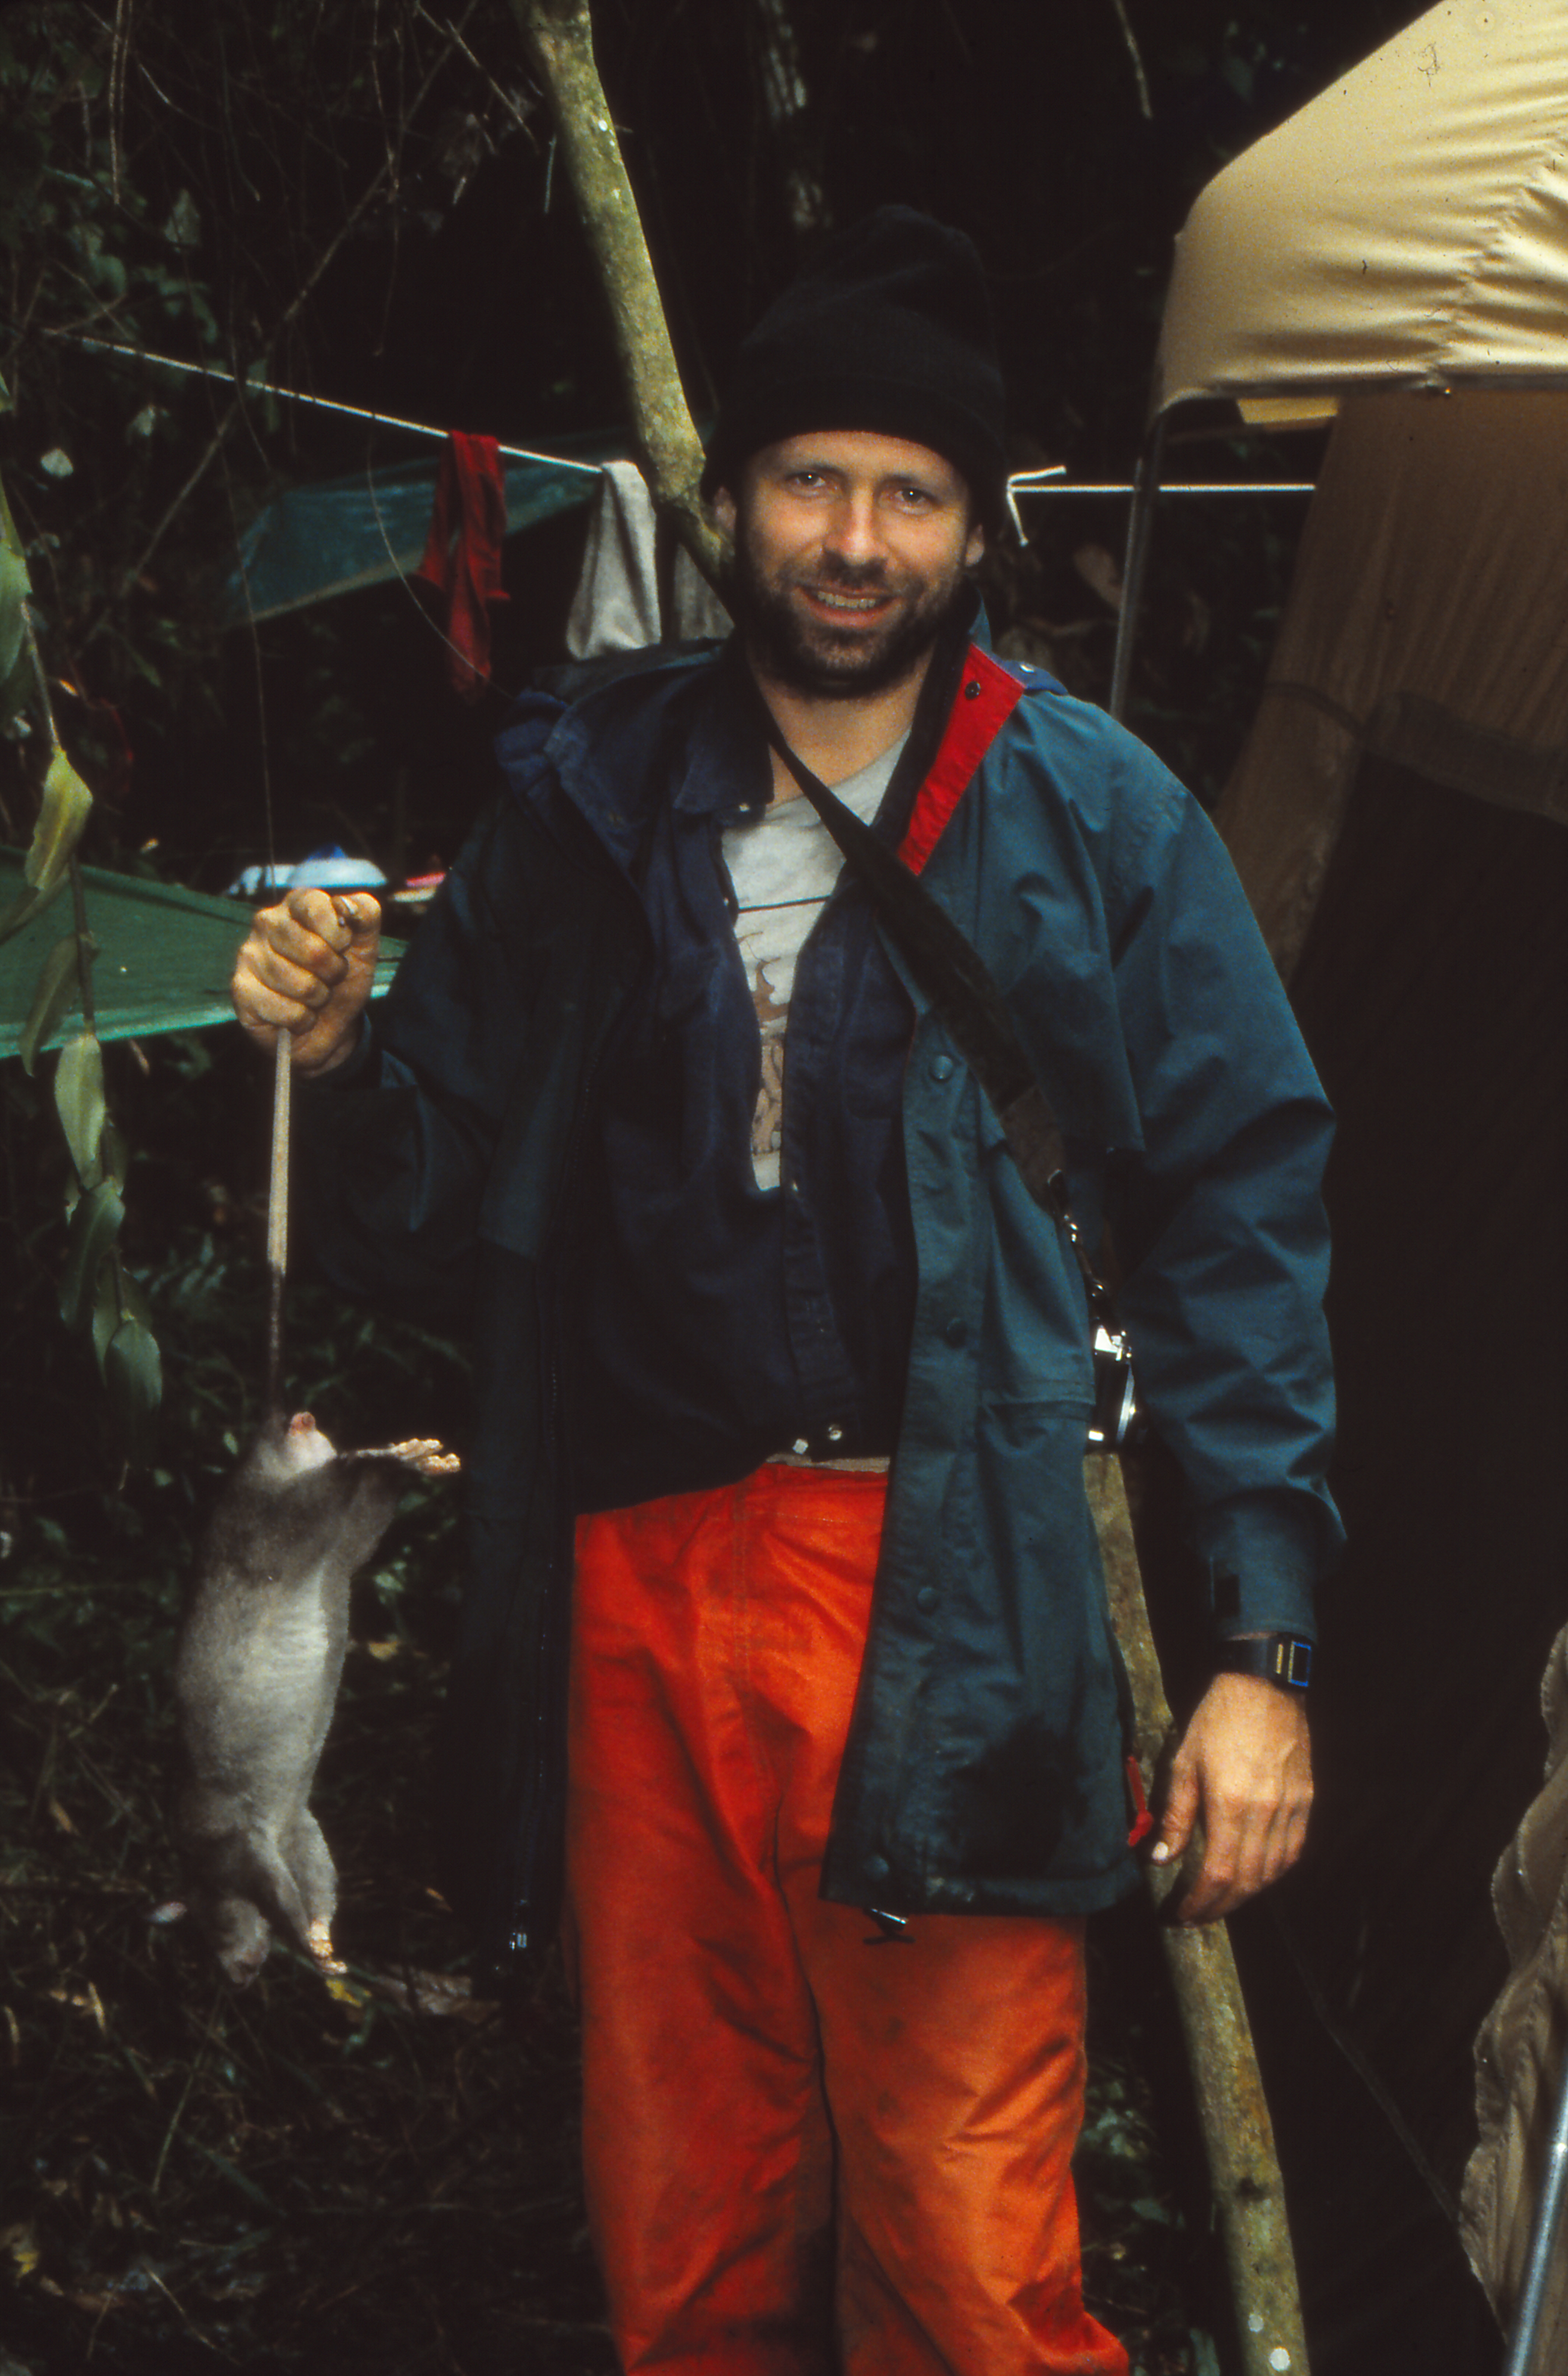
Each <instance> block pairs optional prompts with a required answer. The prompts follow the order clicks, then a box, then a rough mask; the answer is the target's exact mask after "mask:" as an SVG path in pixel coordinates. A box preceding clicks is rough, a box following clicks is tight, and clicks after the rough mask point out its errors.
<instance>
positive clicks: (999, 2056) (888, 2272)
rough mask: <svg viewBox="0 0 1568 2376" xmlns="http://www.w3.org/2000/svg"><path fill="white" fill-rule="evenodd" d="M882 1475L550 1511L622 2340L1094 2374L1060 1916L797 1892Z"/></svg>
mask: <svg viewBox="0 0 1568 2376" xmlns="http://www.w3.org/2000/svg"><path fill="white" fill-rule="evenodd" d="M884 1492H885V1479H883V1478H882V1477H880V1476H874V1475H873V1476H861V1475H855V1474H844V1473H827V1474H825V1473H823V1472H821V1471H815V1472H814V1471H812V1470H809V1469H798V1468H790V1467H766V1468H763V1469H760V1470H758V1471H757V1472H756V1474H755V1475H754V1476H752V1477H749V1478H747V1479H745V1480H744V1482H743V1483H742V1484H740V1485H737V1486H733V1487H729V1488H726V1489H724V1490H723V1491H718V1492H712V1493H689V1494H680V1495H676V1496H673V1497H672V1498H671V1499H670V1500H667V1501H661V1502H654V1503H645V1504H643V1505H642V1506H641V1507H639V1508H636V1509H631V1510H623V1511H615V1512H612V1513H610V1514H608V1515H600V1516H596V1517H592V1518H588V1519H585V1520H584V1521H582V1523H581V1525H580V1526H579V1528H578V1538H577V1581H576V1622H575V1628H574V1635H573V1678H572V1734H571V1794H570V1800H569V1812H568V1819H567V1823H568V1827H567V1874H568V1891H569V1898H570V1907H571V1917H572V1923H573V1926H574V1929H575V1934H576V1954H577V1957H578V1971H579V1981H580V1989H581V2000H582V2011H583V2076H584V2112H583V2151H584V2161H585V2167H586V2174H587V2182H588V2212H589V2219H590V2223H591V2227H592V2230H593V2236H594V2241H595V2246H596V2249H597V2251H598V2253H599V2258H600V2266H601V2268H602V2270H603V2273H604V2276H605V2280H606V2284H607V2287H608V2289H609V2295H610V2305H611V2323H612V2331H613V2333H614V2335H615V2339H616V2343H617V2346H618V2347H619V2349H620V2351H621V2354H622V2358H623V2363H624V2367H625V2369H626V2370H638V2369H651V2368H659V2369H660V2370H672V2371H679V2370H707V2371H713V2376H785V2371H789V2376H806V2371H812V2376H818V2371H820V2376H826V2371H828V2370H834V2369H840V2368H841V2369H843V2370H845V2371H847V2376H917V2371H918V2376H935V2371H938V2370H941V2371H944V2376H949V2372H950V2371H954V2372H956V2376H1015V2371H1016V2376H1022V2371H1023V2370H1058V2371H1067V2370H1071V2371H1073V2376H1125V2370H1126V2366H1127V2362H1126V2357H1125V2354H1124V2353H1123V2350H1122V2349H1121V2346H1119V2345H1118V2344H1117V2343H1116V2342H1115V2341H1114V2340H1113V2339H1112V2337H1111V2335H1110V2334H1107V2333H1106V2332H1105V2330H1104V2328H1103V2327H1101V2326H1099V2324H1097V2323H1096V2322H1095V2321H1094V2320H1093V2319H1092V2318H1090V2317H1089V2316H1088V2315H1087V2312H1086V2311H1085V2310H1084V2308H1083V2304H1082V2299H1081V2296H1080V2291H1079V2273H1078V2231H1077V2212H1076V2206H1075V2200H1074V2194H1073V2183H1072V2178H1071V2175H1070V2172H1069V2168H1068V2164H1069V2158H1070V2156H1071V2154H1072V2150H1073V2144H1074V2140H1075V2136H1076V2134H1077V2129H1078V2123H1079V2119H1080V2116H1081V2111H1082V2102H1083V2077H1084V2056H1083V1989H1084V1979H1083V1940H1082V1926H1081V1924H1078V1923H1075V1922H1049V1921H1043V1920H1034V1919H1025V1918H1019V1917H1010V1916H985V1915H970V1916H963V1915H919V1916H916V1917H914V1918H913V1919H911V1920H910V1922H909V1929H908V1931H907V1933H906V1934H905V1935H904V1937H902V1938H901V1939H898V1940H897V1941H889V1940H884V1939H883V1938H882V1937H881V1935H880V1933H879V1931H878V1930H877V1927H876V1925H875V1924H874V1923H873V1921H872V1920H871V1919H870V1918H869V1917H868V1916H867V1915H866V1914H865V1913H863V1912H861V1910H860V1909H858V1908H857V1907H845V1906H830V1905H828V1904H826V1902H825V1901H824V1900H823V1899H822V1898H820V1897H819V1896H818V1895H817V1875H818V1869H819V1866H820V1864H821V1860H822V1854H823V1847H824V1844H825V1841H826V1834H827V1822H828V1813H829V1810H830V1807H831V1803H832V1798H833V1788H834V1783H835V1780H836V1778H837V1771H838V1763H839V1758H840V1755H841V1753H842V1750H843V1744H844V1736H845V1731H846V1729H847V1727H848V1724H849V1708H850V1703H851V1701H852V1699H853V1696H854V1691H855V1684H856V1680H857V1677H858V1675H859V1672H860V1666H861V1652H862V1649H863V1646H864V1643H865V1632H866V1621H867V1616H868V1613H869V1610H870V1603H871V1583H872V1575H873V1570H874V1568H875V1564H876V1555H877V1545H878V1541H879V1538H880V1534H881V1524H882V1505H883V1499H884Z"/></svg>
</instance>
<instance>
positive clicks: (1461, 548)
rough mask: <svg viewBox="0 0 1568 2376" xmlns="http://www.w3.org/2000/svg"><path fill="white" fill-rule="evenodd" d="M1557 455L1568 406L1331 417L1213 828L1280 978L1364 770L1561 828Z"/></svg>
mask: <svg viewBox="0 0 1568 2376" xmlns="http://www.w3.org/2000/svg"><path fill="white" fill-rule="evenodd" d="M1563 16H1564V19H1565V21H1568V9H1565V10H1564V11H1563ZM1562 368H1563V370H1564V374H1565V375H1568V335H1565V338H1564V342H1563V346H1562ZM1565 455H1568V388H1565V389H1564V390H1563V391H1562V392H1559V391H1556V390H1549V389H1522V388H1515V389H1507V390H1504V389H1495V388H1463V389H1455V390H1454V391H1453V392H1452V393H1451V394H1450V395H1447V396H1443V397H1435V396H1416V395H1411V394H1409V393H1408V392H1401V391H1398V390H1385V391H1366V392H1362V393H1360V394H1357V395H1355V396H1352V397H1351V398H1348V400H1347V403H1346V406H1345V409H1344V410H1343V412H1342V414H1341V416H1340V418H1339V420H1338V422H1336V426H1335V429H1334V432H1333V434H1332V436H1331V438H1330V441H1329V446H1328V451H1327V453H1326V455H1325V457H1324V465H1323V469H1322V471H1321V474H1320V476H1319V481H1318V488H1317V493H1316V494H1315V495H1314V496H1313V503H1312V507H1311V510H1310V511H1309V513H1308V516H1307V521H1306V526H1305V529H1304V530H1303V534H1302V541H1301V550H1300V552H1299V555H1298V559H1297V564H1296V571H1295V576H1294V579H1293V581H1292V585H1291V588H1290V593H1289V600H1288V601H1287V604H1286V610H1285V615H1284V618H1283V620H1282V622H1281V624H1280V629H1279V634H1278V638H1277V643H1276V646H1275V649H1274V653H1273V656H1272V659H1271V660H1270V663H1269V670H1268V677H1267V681H1266V683H1265V692H1264V696H1263V699H1262V702H1261V704H1260V707H1259V709H1258V713H1257V716H1256V718H1255V719H1254V722H1253V728H1252V731H1251V732H1250V734H1249V736H1248V739H1247V742H1246V743H1245V745H1244V747H1243V749H1242V752H1241V758H1240V759H1239V761H1238V763H1237V766H1236V768H1235V771H1234V773H1233V775H1232V777H1231V779H1230V782H1229V785H1228V786H1227V788H1226V791H1225V794H1224V797H1223V799H1222V801H1221V802H1220V804H1219V809H1218V824H1219V826H1220V830H1221V832H1222V833H1223V834H1224V835H1225V838H1226V840H1227V842H1228V843H1229V849H1230V854H1231V856H1232V858H1233V859H1234V860H1235V861H1236V863H1237V866H1238V868H1239V869H1240V871H1241V877H1242V880H1243V881H1244V882H1245V884H1246V885H1247V888H1248V891H1249V894H1250V896H1251V897H1252V899H1253V907H1254V909H1255V910H1256V912H1257V914H1258V918H1259V921H1260V922H1261V924H1262V926H1263V930H1264V935H1265V939H1266V940H1267V941H1268V944H1269V946H1270V948H1271V949H1272V951H1273V953H1274V956H1275V960H1276V963H1277V965H1278V966H1279V967H1280V969H1281V971H1282V972H1283V973H1285V974H1286V975H1287V977H1289V972H1290V970H1291V968H1292V967H1293V965H1294V963H1295V960H1296V957H1297V956H1298V954H1299V952H1300V949H1301V941H1302V937H1303V935H1304V933H1305V931H1306V928H1307V925H1308V922H1309V921H1310V919H1311V916H1312V913H1313V908H1314V906H1315V904H1316V899H1317V896H1318V893H1319V891H1320V889H1321V886H1322V883H1323V879H1324V870H1325V868H1326V866H1327V863H1328V858H1329V855H1330V853H1331V851H1332V849H1333V847H1334V843H1335V839H1336V836H1337V833H1338V830H1339V826H1340V822H1341V820H1342V818H1343V815H1344V813H1345V804H1346V802H1347V800H1348V795H1349V789H1350V785H1351V782H1352V780H1353V778H1354V776H1355V772H1356V769H1357V767H1358V766H1359V765H1360V760H1361V757H1362V755H1363V754H1375V755H1378V756H1381V757H1383V758H1385V759H1388V760H1390V761H1393V762H1394V763H1396V765H1398V766H1406V767H1409V768H1412V769H1413V770H1414V771H1415V772H1416V773H1417V774H1418V775H1420V776H1422V777H1423V778H1427V779H1429V780H1431V781H1433V782H1436V783H1441V784H1445V785H1448V786H1450V787H1451V788H1452V789H1454V790H1457V791H1462V792H1466V793H1468V794H1470V795H1471V796H1473V797H1474V798H1476V799H1479V800H1483V801H1487V802H1492V803H1494V804H1496V805H1498V806H1502V807H1508V808H1518V809H1524V810H1526V811H1529V812H1532V813H1533V814H1538V815H1540V816H1545V817H1550V818H1552V819H1554V820H1555V821H1557V822H1558V823H1560V824H1564V825H1568V638H1565V636H1564V635H1563V628H1562V622H1563V619H1564V618H1565V617H1568V469H1564V465H1563V457H1564V456H1565Z"/></svg>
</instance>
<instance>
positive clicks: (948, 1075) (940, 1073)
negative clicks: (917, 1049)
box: [931, 1056, 953, 1081]
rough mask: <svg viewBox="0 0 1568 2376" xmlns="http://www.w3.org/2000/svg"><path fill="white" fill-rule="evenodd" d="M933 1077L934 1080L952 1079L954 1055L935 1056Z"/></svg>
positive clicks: (932, 1063)
mask: <svg viewBox="0 0 1568 2376" xmlns="http://www.w3.org/2000/svg"><path fill="white" fill-rule="evenodd" d="M931 1077H932V1080H933V1081H950V1080H951V1079H952V1077H953V1059H952V1057H951V1056H933V1057H932V1060H931Z"/></svg>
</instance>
